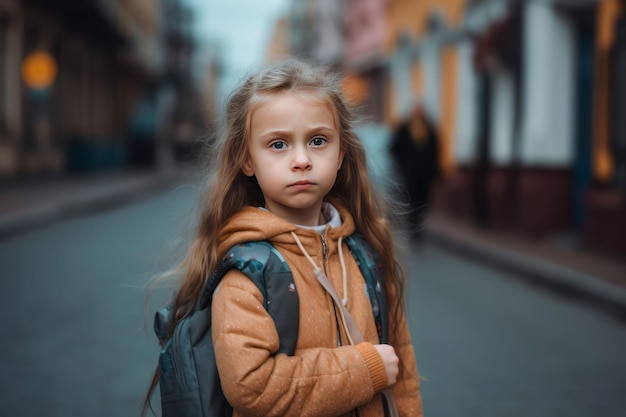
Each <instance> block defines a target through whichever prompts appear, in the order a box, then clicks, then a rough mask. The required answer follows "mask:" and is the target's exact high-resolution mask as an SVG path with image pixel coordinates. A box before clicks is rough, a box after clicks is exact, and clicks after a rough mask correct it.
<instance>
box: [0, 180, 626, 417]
mask: <svg viewBox="0 0 626 417" xmlns="http://www.w3.org/2000/svg"><path fill="white" fill-rule="evenodd" d="M194 199H195V191H194V189H193V188H191V187H183V188H178V189H176V190H173V191H170V192H167V193H164V194H161V195H159V196H156V197H153V198H150V199H148V200H146V201H143V202H139V203H135V204H132V205H129V206H127V207H123V208H118V209H115V210H111V211H107V212H102V213H98V214H95V215H92V216H89V217H82V218H78V219H74V220H70V221H65V222H62V223H58V224H56V225H53V226H50V227H48V228H46V229H41V230H37V231H34V232H30V233H27V234H23V235H20V236H17V237H14V238H11V239H7V240H3V241H0V325H1V329H2V343H1V344H0V369H1V370H2V371H1V372H0V416H12V417H20V416H25V417H31V416H52V417H56V416H64V417H65V416H91V417H100V416H102V417H104V416H116V417H125V416H138V415H139V409H140V403H141V399H142V396H143V394H144V392H145V389H146V387H147V384H148V380H149V378H150V374H151V372H152V369H153V367H154V366H155V364H156V361H157V357H158V347H157V343H156V339H155V338H154V336H153V335H152V333H151V329H150V325H151V316H152V312H153V311H154V309H155V308H156V306H158V305H159V304H160V303H161V302H162V301H163V298H164V295H165V294H166V292H167V291H164V290H160V291H157V292H152V293H151V294H152V298H150V299H149V300H146V294H148V291H147V290H146V288H145V286H146V283H147V280H148V278H149V277H150V276H151V275H152V274H154V273H156V272H158V271H163V270H164V269H165V268H167V267H170V266H172V265H173V264H174V262H175V260H176V259H177V254H180V252H181V248H182V246H181V243H182V242H183V241H184V239H183V238H181V233H180V232H181V230H185V229H186V230H187V232H188V231H189V228H188V227H186V226H185V225H188V223H189V220H190V218H191V216H192V213H193V204H192V202H193V200H194ZM409 255H410V256H409V260H410V266H411V269H410V270H411V274H410V278H409V284H410V288H409V292H408V293H407V300H408V302H407V304H408V307H409V317H410V325H411V328H412V334H413V341H414V345H415V349H416V356H417V360H418V365H419V368H420V372H421V375H422V378H423V381H422V395H423V399H424V408H425V415H426V416H427V417H438V416H441V417H443V416H494V417H495V416H498V417H502V416H529V415H532V416H546V417H548V416H549V417H558V416H568V417H576V416H581V417H582V416H585V417H587V416H616V417H617V416H623V415H624V410H625V409H626V396H624V392H626V331H625V328H624V325H623V324H622V323H619V322H617V321H614V320H612V319H611V318H610V317H609V316H607V315H605V314H602V313H601V312H598V311H596V310H593V309H590V308H588V307H586V306H585V305H582V304H576V303H573V302H571V301H569V300H566V299H561V298H559V297H558V296H555V295H553V294H548V293H545V292H542V291H541V290H539V289H537V288H535V287H532V286H529V285H527V284H524V283H522V281H521V280H517V279H515V277H514V276H511V275H507V274H503V273H502V272H500V271H498V270H494V269H490V268H488V267H486V266H483V265H480V264H477V263H474V262H472V261H471V260H468V259H463V258H458V257H455V256H454V255H451V254H449V253H446V252H443V251H441V250H439V249H437V248H435V247H430V246H428V245H425V246H421V247H417V246H411V247H410V248H409Z"/></svg>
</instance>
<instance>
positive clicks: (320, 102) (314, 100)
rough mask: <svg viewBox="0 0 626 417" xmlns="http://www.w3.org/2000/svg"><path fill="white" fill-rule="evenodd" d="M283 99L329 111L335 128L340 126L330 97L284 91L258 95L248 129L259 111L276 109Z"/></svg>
mask: <svg viewBox="0 0 626 417" xmlns="http://www.w3.org/2000/svg"><path fill="white" fill-rule="evenodd" d="M283 98H288V99H293V98H295V99H296V100H301V101H302V102H304V103H307V104H310V105H312V106H315V107H321V108H322V109H324V110H327V111H328V113H330V115H331V117H332V119H333V122H334V124H335V127H338V126H339V119H338V115H337V112H336V111H335V108H334V106H333V105H332V101H331V99H330V98H329V97H326V96H325V95H324V94H321V93H320V92H316V91H308V90H304V91H297V92H295V91H283V92H279V93H264V94H257V95H256V96H255V97H254V98H253V100H252V103H251V106H250V112H249V113H248V127H250V124H251V121H252V117H253V116H254V113H256V112H257V111H258V110H259V109H261V108H264V109H268V108H271V107H274V106H273V104H276V103H277V102H279V101H281V99H283Z"/></svg>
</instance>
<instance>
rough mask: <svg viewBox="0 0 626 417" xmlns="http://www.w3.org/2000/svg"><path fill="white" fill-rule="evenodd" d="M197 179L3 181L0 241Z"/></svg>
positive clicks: (173, 173)
mask: <svg viewBox="0 0 626 417" xmlns="http://www.w3.org/2000/svg"><path fill="white" fill-rule="evenodd" d="M193 180H194V179H193V176H192V174H191V173H190V172H188V171H184V170H179V169H178V170H177V169H170V170H161V171H125V172H115V173H103V174H97V175H81V176H56V177H50V178H45V179H44V178H38V179H18V180H4V181H2V182H0V240H1V239H5V238H8V237H10V236H14V235H18V234H20V233H23V232H26V231H29V230H33V229H36V228H39V227H44V226H47V225H50V224H53V223H55V222H58V221H61V220H64V219H68V218H72V217H76V216H80V215H85V214H89V213H93V212H97V211H101V210H106V209H109V208H112V207H115V206H119V205H123V204H127V203H129V202H131V201H134V200H138V199H141V198H145V197H146V196H148V195H150V194H151V193H155V192H158V191H159V190H163V189H166V188H167V187H171V186H173V185H174V184H176V183H180V182H190V181H193Z"/></svg>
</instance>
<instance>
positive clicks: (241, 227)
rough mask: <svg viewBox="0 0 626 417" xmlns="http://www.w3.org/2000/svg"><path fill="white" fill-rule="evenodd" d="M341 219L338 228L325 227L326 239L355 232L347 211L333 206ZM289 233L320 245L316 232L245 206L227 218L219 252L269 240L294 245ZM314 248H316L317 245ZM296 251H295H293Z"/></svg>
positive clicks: (304, 241) (334, 238) (221, 233)
mask: <svg viewBox="0 0 626 417" xmlns="http://www.w3.org/2000/svg"><path fill="white" fill-rule="evenodd" d="M332 204H333V205H334V206H335V208H336V209H337V210H338V211H339V215H340V216H341V220H342V223H341V226H339V227H336V228H331V227H330V226H327V228H326V231H325V236H326V237H327V239H330V240H337V239H338V238H339V237H344V238H345V237H347V236H349V235H351V234H352V233H353V232H354V229H355V226H354V220H353V219H352V216H351V215H350V213H348V211H347V210H346V209H345V208H343V207H342V206H340V205H338V204H336V203H335V202H333V203H332ZM291 232H295V233H296V234H297V235H298V236H299V237H300V238H301V239H302V241H303V243H305V245H306V244H307V241H309V240H314V241H316V242H319V240H320V238H319V233H318V232H316V231H315V230H310V229H304V228H301V227H299V226H297V225H295V224H293V223H289V222H287V221H285V220H283V219H282V218H280V217H278V216H276V215H275V214H273V213H271V212H269V211H267V210H263V209H261V208H258V207H251V206H248V207H244V208H243V209H241V210H240V211H239V212H238V213H236V214H235V215H234V216H232V217H231V218H230V220H229V221H228V222H227V224H226V226H224V227H223V228H222V230H221V232H220V242H221V244H220V248H219V252H220V253H225V252H226V251H227V250H228V249H230V248H231V247H232V246H234V245H236V244H239V243H244V242H253V241H259V240H268V241H270V242H271V243H276V244H280V245H287V246H291V245H294V246H295V247H296V248H297V246H296V243H295V242H294V239H293V237H292V236H291V234H290V233H291ZM316 246H317V245H316ZM296 250H298V249H296Z"/></svg>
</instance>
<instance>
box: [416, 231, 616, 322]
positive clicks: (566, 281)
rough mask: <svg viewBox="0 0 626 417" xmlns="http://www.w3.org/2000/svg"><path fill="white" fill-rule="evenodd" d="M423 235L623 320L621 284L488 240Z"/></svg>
mask: <svg viewBox="0 0 626 417" xmlns="http://www.w3.org/2000/svg"><path fill="white" fill-rule="evenodd" d="M427 237H428V239H429V240H430V241H431V242H432V243H433V244H434V245H436V246H439V247H441V248H442V249H446V250H449V251H450V252H453V253H456V254H458V255H461V256H464V257H468V258H472V259H474V260H479V261H480V262H483V263H485V264H488V265H491V266H493V267H496V268H498V269H500V270H503V271H506V272H511V273H513V275H512V276H513V277H514V278H516V279H521V280H524V281H526V282H529V283H531V284H533V285H536V286H538V287H541V288H543V289H545V290H548V291H551V292H553V293H555V294H557V295H560V296H563V297H566V298H570V299H573V300H575V301H579V302H584V303H586V304H588V305H590V306H592V307H594V308H598V309H599V310H601V311H603V312H604V313H607V314H609V315H610V316H612V317H613V318H615V319H617V320H618V321H620V322H623V323H626V290H624V289H623V288H620V287H617V286H615V285H611V284H609V283H606V282H604V281H600V280H598V279H597V278H594V277H592V276H590V275H587V274H584V273H581V272H578V271H576V270H573V269H570V268H566V267H563V266H560V265H556V264H554V263H551V262H547V261H543V260H540V259H536V258H534V257H530V256H526V255H523V254H521V253H518V252H515V251H512V250H508V249H503V248H501V247H497V246H495V245H491V244H488V243H484V242H475V241H471V242H470V241H469V240H464V239H461V238H458V237H455V236H451V235H449V234H448V233H445V232H442V231H440V230H436V229H433V228H428V229H427Z"/></svg>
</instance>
